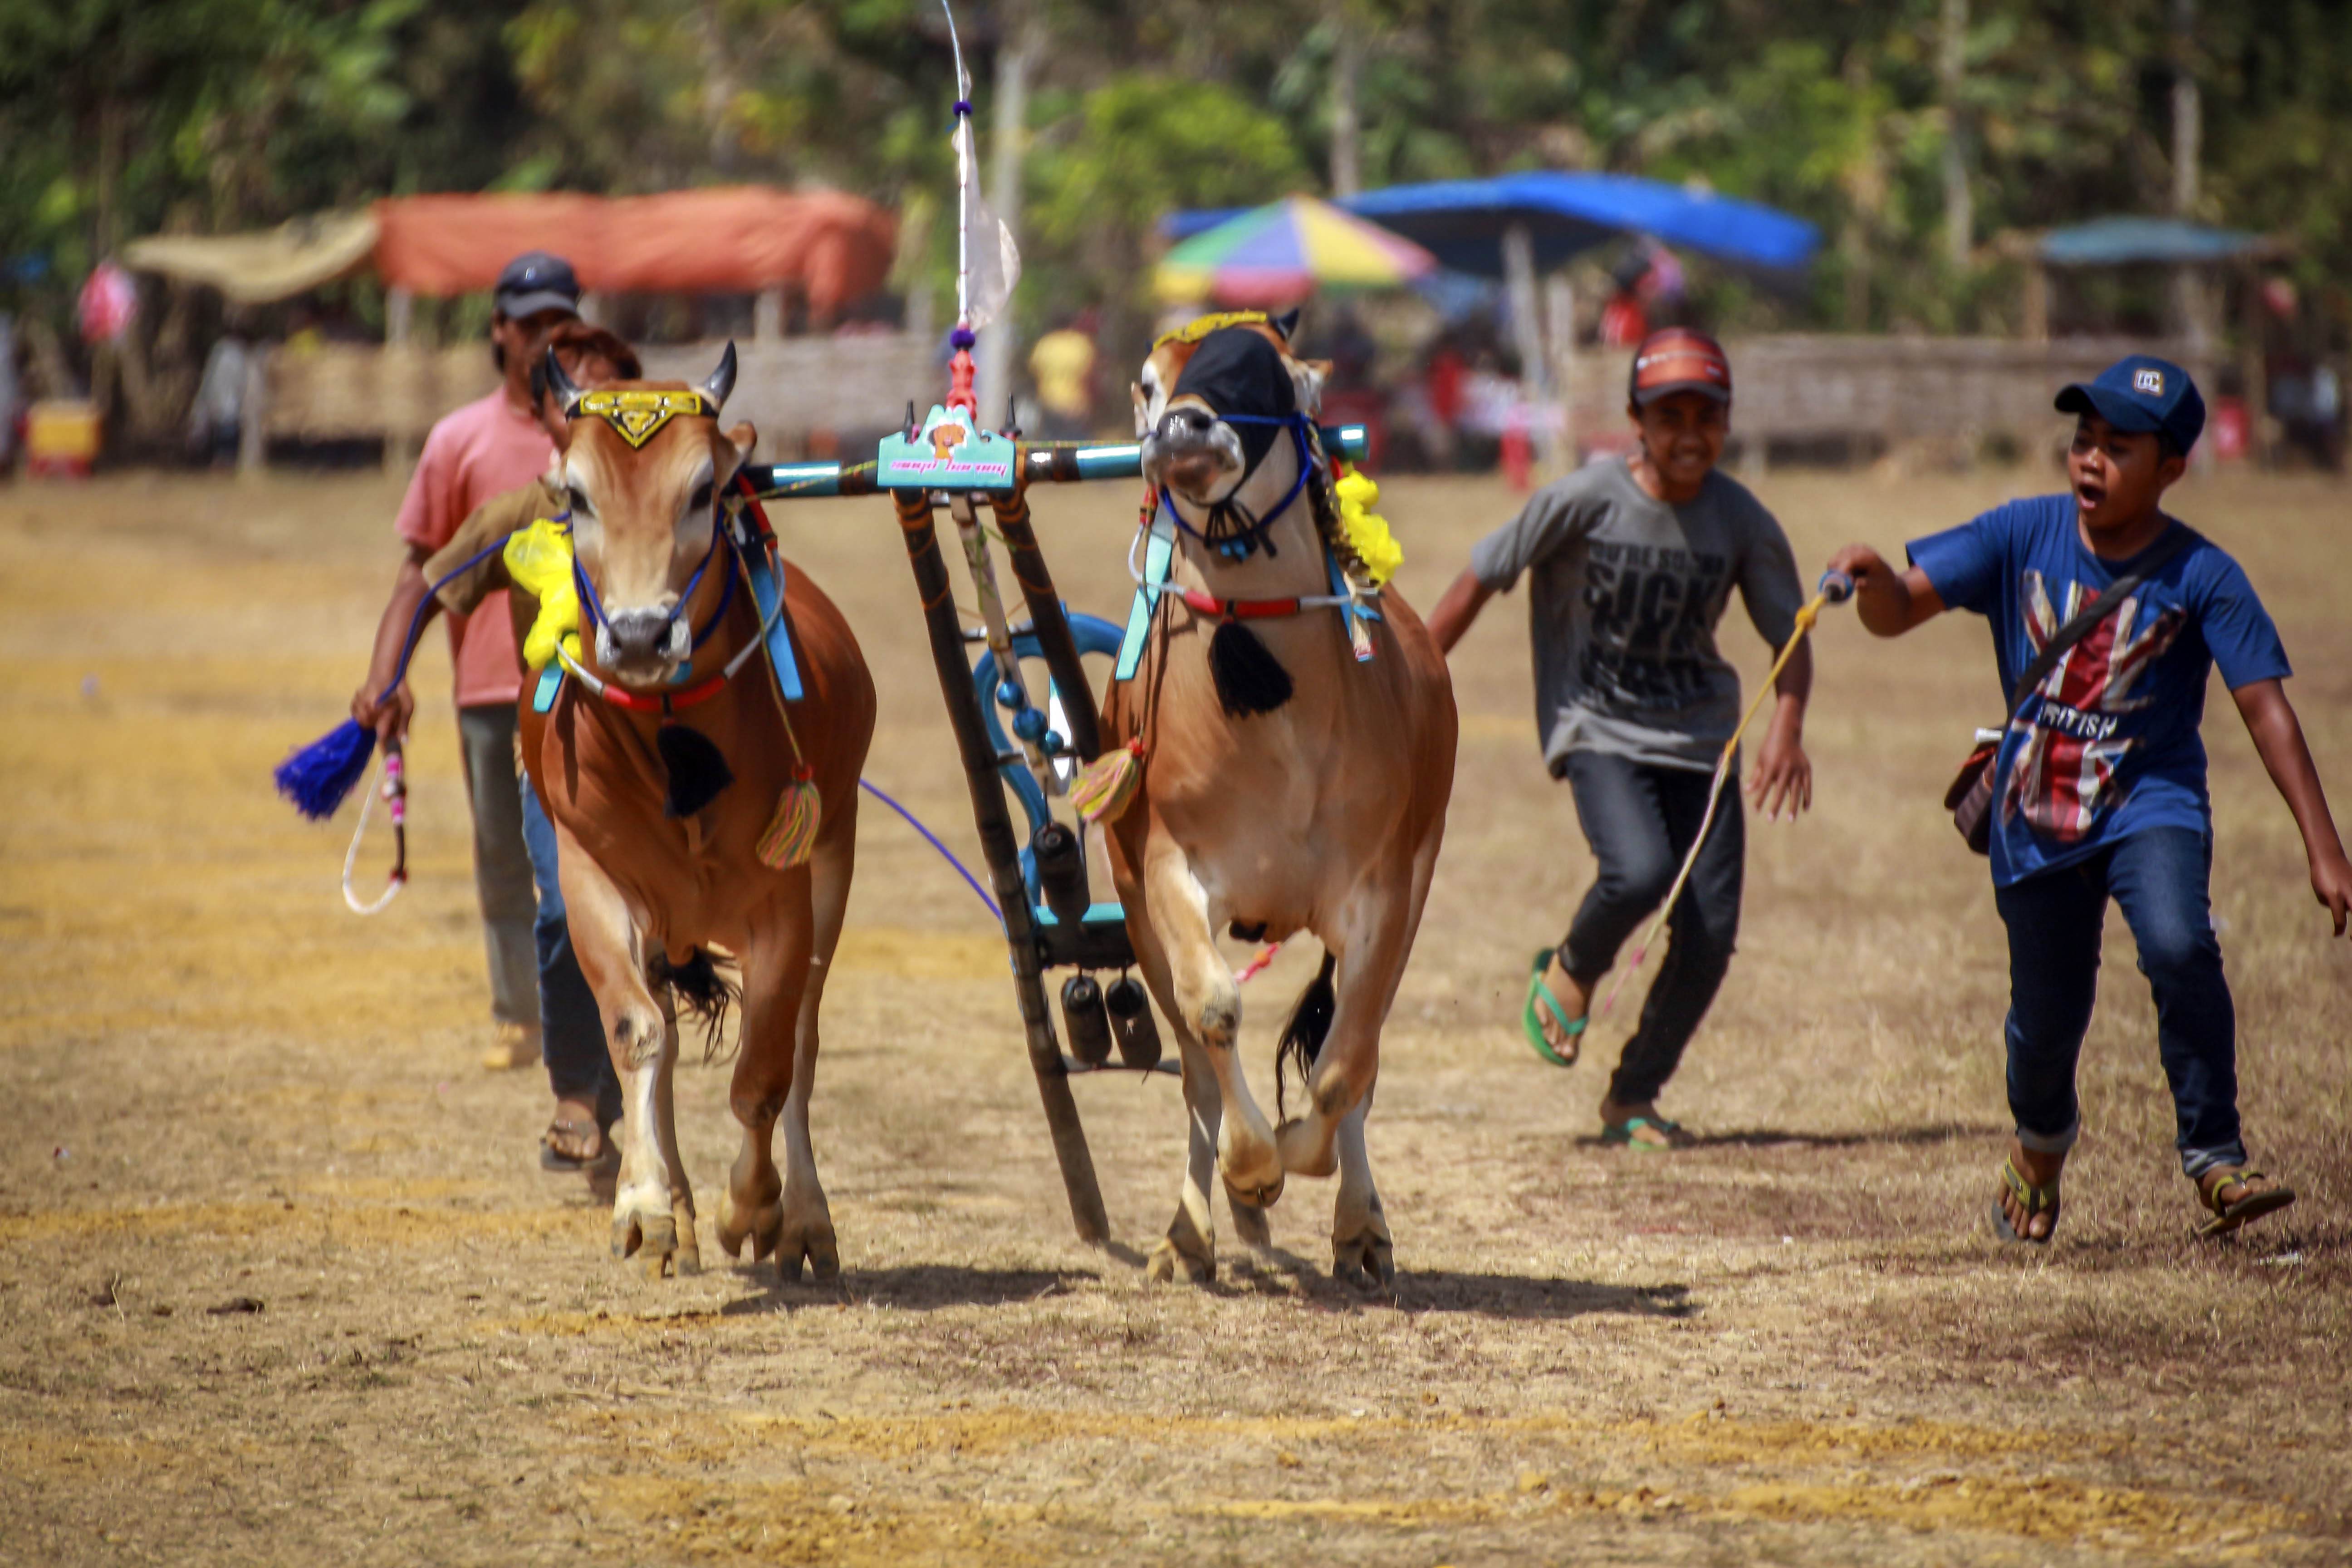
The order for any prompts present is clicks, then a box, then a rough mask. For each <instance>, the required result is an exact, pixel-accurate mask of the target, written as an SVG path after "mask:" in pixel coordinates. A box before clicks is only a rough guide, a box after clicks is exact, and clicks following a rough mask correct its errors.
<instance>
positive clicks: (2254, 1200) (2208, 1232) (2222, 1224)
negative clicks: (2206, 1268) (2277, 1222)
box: [2197, 1171, 2294, 1237]
mask: <svg viewBox="0 0 2352 1568" xmlns="http://www.w3.org/2000/svg"><path fill="white" fill-rule="evenodd" d="M2269 1179H2270V1178H2269V1177H2267V1176H2265V1175H2263V1173H2261V1172H2260V1171H2233V1172H2231V1173H2230V1174H2228V1175H2226V1176H2224V1177H2222V1178H2221V1180H2220V1181H2218V1182H2215V1183H2214V1184H2212V1185H2211V1186H2210V1187H2209V1186H2207V1185H2206V1184H2204V1183H2202V1182H2200V1183H2198V1184H2197V1197H2198V1201H2199V1202H2200V1203H2202V1204H2203V1205H2205V1206H2206V1208H2207V1209H2208V1210H2210V1212H2211V1213H2212V1215H2213V1217H2212V1218H2211V1219H2209V1220H2207V1221H2206V1222H2205V1223H2204V1224H2203V1225H2200V1226H2198V1227H2197V1234H2198V1235H2199V1236H2200V1237H2204V1236H2227V1235H2229V1234H2230V1233H2231V1231H2233V1230H2235V1229H2237V1228H2238V1227H2239V1226H2242V1225H2243V1224H2245V1223H2246V1222H2247V1221H2248V1220H2250V1219H2260V1218H2262V1217H2263V1215H2266V1214H2275V1213H2277V1212H2278V1211H2279V1210H2280V1209H2283V1208H2284V1207H2286V1206H2287V1205H2289V1204H2291V1203H2293V1202H2294V1188H2293V1187H2272V1188H2270V1189H2268V1190H2267V1191H2264V1192H2259V1193H2258V1192H2255V1191H2254V1190H2252V1188H2251V1187H2248V1186H2247V1184H2248V1183H2250V1182H2263V1181H2268V1180H2269ZM2231 1187H2239V1188H2242V1189H2244V1191H2245V1195H2244V1196H2243V1197H2242V1198H2240V1199H2239V1200H2238V1201H2237V1202H2236V1203H2233V1204H2225V1203H2223V1202H2222V1201H2221V1194H2222V1193H2223V1192H2225V1191H2226V1190H2228V1189H2229V1188H2231Z"/></svg>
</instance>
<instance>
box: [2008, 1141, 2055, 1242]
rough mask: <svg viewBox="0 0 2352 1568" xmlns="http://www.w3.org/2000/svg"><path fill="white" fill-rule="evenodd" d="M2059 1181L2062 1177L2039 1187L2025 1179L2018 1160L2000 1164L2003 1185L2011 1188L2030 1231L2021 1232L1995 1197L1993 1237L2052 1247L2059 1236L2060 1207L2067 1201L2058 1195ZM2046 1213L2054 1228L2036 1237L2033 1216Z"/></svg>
mask: <svg viewBox="0 0 2352 1568" xmlns="http://www.w3.org/2000/svg"><path fill="white" fill-rule="evenodd" d="M2058 1182H2059V1178H2058V1177H2056V1176H2053V1177H2051V1178H2050V1180H2049V1181H2047V1182H2045V1183H2043V1184H2041V1185H2039V1186H2036V1185H2035V1184H2033V1183H2032V1182H2029V1181H2027V1180H2026V1179H2025V1173H2024V1172H2022V1171H2021V1170H2019V1169H2018V1168H2017V1162H2016V1161H2015V1160H2014V1159H2012V1158H2008V1157H2004V1158H2003V1159H2002V1160H2001V1163H2000V1184H2001V1185H2002V1186H2004V1187H2007V1188H2008V1189H2009V1195H2010V1196H2011V1198H2013V1199H2015V1200H2016V1203H2017V1206H2018V1208H2019V1209H2020V1210H2021V1211H2022V1212H2023V1213H2024V1215H2025V1225H2026V1228H2024V1229H2022V1230H2021V1229H2019V1228H2018V1227H2017V1226H2016V1225H2014V1224H2013V1223H2011V1220H2010V1217H2009V1211H2008V1210H2007V1209H2005V1208H2003V1207H2001V1205H2000V1199H1999V1198H1995V1199H1993V1201H1992V1232H1993V1234H1994V1235H1995V1236H1997V1237H2000V1238H2001V1240H2003V1241H2021V1242H2024V1243H2027V1244H2028V1245H2030V1246H2033V1247H2047V1246H2049V1245H2050V1238H2051V1237H2053V1236H2055V1235H2057V1234H2058V1205H2060V1204H2061V1203H2062V1202H2063V1199H2062V1198H2061V1197H2060V1195H2059V1193H2058ZM2044 1214H2046V1215H2049V1216H2050V1228H2049V1229H2048V1230H2046V1231H2044V1232H2042V1234H2041V1235H2040V1236H2036V1235H2034V1234H2033V1231H2032V1225H2033V1216H2034V1215H2044Z"/></svg>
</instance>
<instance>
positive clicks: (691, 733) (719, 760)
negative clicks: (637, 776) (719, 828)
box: [654, 724, 735, 816]
mask: <svg viewBox="0 0 2352 1568" xmlns="http://www.w3.org/2000/svg"><path fill="white" fill-rule="evenodd" d="M654 745H655V748H656V750H658V751H659V752H661V760H662V766H664V767H666V768H667V769H668V770H669V800H668V802H667V805H664V807H663V810H664V811H665V812H667V814H668V815H669V816H693V815H694V814H695V813H697V812H698V811H700V810H701V809H702V808H703V807H704V806H706V805H709V804H710V803H711V802H712V801H714V800H717V799H718V798H719V791H720V790H723V789H725V788H726V787H727V786H728V785H729V784H733V783H734V782H735V774H734V772H733V770H731V769H730V768H729V767H728V765H727V759H726V758H725V757H723V756H721V755H720V754H719V748H718V747H717V746H716V745H714V744H713V743H712V742H711V740H710V737H709V736H708V735H706V734H704V733H703V732H702V731H699V730H689V729H688V728H687V727H686V726H685V725H683V724H665V725H663V726H662V727H661V728H660V729H658V730H656V731H654Z"/></svg>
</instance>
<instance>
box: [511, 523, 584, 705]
mask: <svg viewBox="0 0 2352 1568" xmlns="http://www.w3.org/2000/svg"><path fill="white" fill-rule="evenodd" d="M505 555H506V563H507V575H508V576H509V578H511V579H512V580H513V582H514V585H515V586H516V587H518V588H520V589H521V590H522V591H523V592H524V593H526V594H529V595H530V596H531V597H532V598H534V599H537V600H538V601H539V619H537V620H535V621H533V622H532V623H531V626H530V632H529V633H527V634H526V635H525V636H524V637H523V642H522V661H523V663H524V664H526V665H528V666H529V667H530V668H532V669H535V670H536V669H544V668H547V663H548V661H549V660H550V659H551V658H554V657H555V645H556V644H557V643H558V642H562V644H563V646H564V647H565V648H566V649H567V650H569V651H570V652H571V654H572V657H573V658H579V657H580V590H579V588H578V587H577V586H575V585H574V584H573V582H572V531H571V530H569V529H567V528H565V527H564V526H563V525H562V523H559V522H556V521H552V520H551V519H548V518H544V517H542V518H541V519H540V520H539V521H537V522H534V523H532V524H531V525H530V527H529V528H525V529H518V530H517V531H515V532H513V533H510V534H509V535H508V536H507V546H506V551H505Z"/></svg>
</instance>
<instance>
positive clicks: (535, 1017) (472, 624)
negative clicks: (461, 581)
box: [352, 251, 619, 1169]
mask: <svg viewBox="0 0 2352 1568" xmlns="http://www.w3.org/2000/svg"><path fill="white" fill-rule="evenodd" d="M579 300H580V286H579V283H578V281H577V279H575V278H574V276H573V274H572V267H571V264H570V263H568V262H566V261H564V260H562V258H558V257H553V256H549V255H546V254H544V253H542V252H536V251H534V252H532V253H530V254H529V255H525V256H520V257H517V258H515V259H514V260H513V261H510V262H509V263H508V264H507V267H506V270H505V271H504V272H502V273H501V274H500V275H499V282H498V287H497V289H496V290H495V292H494V293H493V294H492V296H491V302H492V307H493V310H492V315H491V320H490V343H491V353H492V356H493V358H494V359H495V360H496V361H497V363H498V365H499V372H500V375H501V382H502V384H501V385H500V386H499V390H498V391H496V392H493V393H492V394H490V395H488V397H484V398H481V399H478V401H476V402H473V403H468V404H467V405H465V406H464V407H462V408H459V409H457V410H456V411H454V412H453V413H451V414H449V415H448V416H446V417H445V418H443V419H442V420H441V422H440V423H438V424H437V425H436V426H433V431H432V434H431V435H429V436H427V437H425V451H424V455H423V456H422V457H421V458H419V459H418V461H417V465H416V474H415V478H414V479H411V480H410V481H409V487H408V495H407V498H406V499H405V500H404V501H403V502H402V503H401V508H400V517H399V521H398V523H397V525H396V527H397V531H398V532H399V534H400V538H401V541H402V542H403V543H404V544H405V545H406V546H407V554H406V556H405V557H404V559H403V560H402V562H401V564H400V572H399V574H398V575H397V576H396V577H395V578H394V582H393V589H392V598H391V602H390V603H389V604H387V605H385V606H384V613H383V620H382V622H381V623H380V624H379V625H378V626H377V628H376V640H375V653H374V657H373V659H372V660H371V662H370V665H369V669H368V678H367V680H366V682H365V683H364V684H363V685H362V686H361V688H360V689H359V692H358V694H357V695H356V696H354V697H353V698H352V717H353V718H354V719H356V720H358V721H359V722H361V723H362V724H363V725H367V726H370V727H372V728H373V729H374V730H375V731H377V733H378V734H379V735H383V736H387V737H389V736H391V735H394V734H398V733H401V732H403V731H405V730H406V729H407V727H408V720H409V716H410V714H411V713H412V712H413V711H414V710H415V695H414V694H413V693H412V692H411V691H410V690H409V689H408V688H407V686H406V685H405V684H403V685H402V686H401V687H400V688H399V689H397V690H395V691H394V692H393V693H392V695H391V697H390V698H389V699H388V700H383V701H379V700H377V699H378V696H379V694H380V693H382V692H383V689H384V686H385V685H386V683H387V682H389V680H390V679H391V678H392V671H393V668H394V666H395V665H396V664H397V663H398V661H399V657H400V649H401V644H402V642H403V640H404V638H405V637H406V636H407V631H408V626H409V623H410V620H411V619H412V617H414V616H415V613H416V609H417V606H418V605H421V604H422V603H423V602H424V601H425V594H426V591H427V589H428V588H429V586H430V584H428V583H427V582H426V580H425V561H426V560H427V559H428V558H429V557H431V556H432V554H433V553H434V552H436V550H438V549H440V548H441V546H443V545H444V544H446V543H447V542H449V538H450V536H451V535H452V534H453V533H455V532H456V531H457V528H458V525H459V524H461V523H463V522H464V521H466V519H467V517H468V516H469V515H471V513H472V512H473V511H474V510H475V509H476V508H477V507H478V506H480V505H481V504H482V503H483V502H484V501H486V500H489V499H491V498H492V497H493V496H497V495H499V494H502V493H504V492H506V491H509V490H512V489H518V488H520V487H521V486H524V485H527V484H529V483H530V482H531V481H532V480H533V479H538V478H539V477H540V476H541V475H542V474H544V473H546V472H547V471H548V468H549V467H550V466H551V463H552V462H553V460H554V456H555V447H554V444H553V443H552V442H551V441H550V440H549V438H548V436H547V432H546V431H545V430H544V429H542V428H541V426H540V424H539V422H538V420H537V419H536V418H535V417H534V416H533V413H532V405H531V389H530V369H531V365H532V364H533V363H535V360H536V358H537V352H538V349H537V346H538V344H540V343H541V342H543V341H544V340H545V338H546V335H547V333H548V332H550V331H552V330H553V329H554V328H555V327H557V326H559V325H561V324H562V323H563V322H565V321H572V320H574V319H575V318H576V316H577V314H578V306H579ZM448 621H449V644H450V655H451V662H452V664H453V665H454V666H455V667H456V675H457V681H456V685H457V729H458V735H459V740H460V744H461V747H462V751H463V755H464V762H465V769H466V782H467V792H468V794H469V795H470V796H471V799H472V804H473V811H474V879H475V886H476V890H477V892H478V895H479V897H480V900H481V907H482V923H483V928H484V938H485V942H486V945H487V947H488V957H489V970H490V997H491V1004H490V1011H491V1016H492V1018H493V1019H494V1020H495V1022H494V1025H493V1034H492V1041H491V1047H490V1049H489V1051H488V1054H487V1055H486V1056H485V1057H484V1058H483V1063H484V1065H485V1066H486V1067H488V1068H492V1069H493V1070H504V1069H507V1068H522V1067H529V1066H530V1065H532V1064H533V1063H535V1062H537V1061H538V1060H539V1059H540V1057H541V1049H542V1042H544V1046H545V1048H546V1050H547V1054H548V1059H549V1066H550V1068H551V1077H552V1076H554V1075H553V1072H552V1069H554V1068H556V1067H558V1066H559V1065H562V1064H560V1063H559V1061H558V1058H559V1057H561V1058H565V1059H566V1060H567V1061H568V1060H569V1059H570V1058H575V1057H577V1058H581V1063H582V1066H583V1070H585V1071H587V1072H589V1073H592V1074H593V1075H594V1076H596V1077H599V1078H609V1077H610V1072H609V1068H604V1067H603V1064H604V1054H605V1053H604V1032H603V1027H602V1025H601V1024H600V1023H599V1022H598V1021H597V1017H596V1013H595V1005H594V1001H593V997H591V996H589V994H588V991H587V985H586V982H585V981H584V980H583V978H582V977H581V975H580V973H579V963H578V961H577V960H576V959H574V958H573V957H572V952H571V944H570V942H568V941H563V940H561V935H562V933H561V932H560V931H558V932H557V933H555V935H556V936H557V938H558V940H557V941H555V942H550V941H549V940H548V933H545V932H536V931H534V925H535V923H543V922H539V921H538V917H539V915H540V913H541V910H540V905H539V899H538V896H537V892H536V889H535V887H534V883H533V878H532V855H531V849H532V846H530V845H529V844H528V843H527V841H526V816H527V814H528V812H529V809H530V805H532V804H534V803H531V802H530V801H527V800H526V799H525V798H524V797H525V796H527V795H529V793H530V792H529V790H528V789H527V788H519V787H518V785H517V784H516V768H515V724H516V721H515V707H516V700H517V699H518V697H519V696H520V685H521V677H520V665H519V661H518V660H517V658H516V657H515V642H514V626H513V623H512V621H511V619H510V617H509V613H508V609H507V594H506V591H505V590H504V589H500V590H499V591H498V592H496V593H494V594H492V595H489V596H488V597H487V598H485V599H484V600H483V601H482V603H481V605H479V607H478V608H477V609H476V611H475V612H474V613H473V614H472V615H470V616H454V615H453V616H449V617H448ZM547 837H549V838H550V840H551V837H552V836H551V835H549V836H547ZM549 848H550V850H551V848H552V844H551V842H550V845H549ZM550 858H552V856H551V855H550ZM548 871H549V875H548V878H547V880H548V881H549V882H550V884H552V882H553V867H552V865H550V867H549V868H548ZM557 920H558V921H559V923H560V920H561V916H560V915H558V917H557ZM583 998H585V999H586V1001H585V1012H584V1018H583V1014H582V1008H581V1007H580V1006H579V1005H576V1004H578V1003H579V1002H580V1001H581V1000H582V999H583ZM542 1019H544V1020H545V1021H546V1028H547V1030H560V1031H561V1032H562V1033H563V1034H564V1035H565V1036H566V1037H565V1038H564V1039H562V1040H556V1039H552V1038H547V1037H546V1034H545V1031H543V1029H542ZM573 1035H578V1036H580V1037H581V1038H579V1039H577V1040H574V1039H572V1038H571V1036H573ZM599 1068H602V1069H603V1070H601V1071H599V1070H598V1069H599ZM598 1087H599V1088H601V1087H602V1086H601V1085H599V1086H598ZM612 1087H613V1088H614V1091H615V1092H614V1094H613V1095H612V1096H610V1097H609V1098H611V1099H612V1100H613V1101H614V1103H613V1105H612V1107H611V1109H612V1110H614V1111H615V1112H617V1110H618V1109H619V1106H618V1102H617V1085H614V1086H612ZM556 1088H557V1095H558V1100H559V1103H558V1106H557V1119H558V1121H564V1120H565V1118H566V1116H567V1114H569V1115H570V1116H571V1117H572V1120H574V1121H586V1119H587V1114H588V1113H589V1112H591V1111H592V1110H593V1111H594V1113H595V1115H596V1121H599V1122H602V1121H606V1120H607V1118H606V1117H605V1116H604V1115H603V1114H602V1112H603V1110H604V1107H602V1106H598V1105H595V1104H594V1102H595V1101H597V1100H604V1099H606V1098H608V1097H607V1096H605V1095H604V1094H602V1093H599V1092H596V1091H595V1089H591V1090H590V1091H589V1092H588V1093H586V1094H584V1095H582V1094H578V1093H576V1092H575V1093H567V1092H566V1090H567V1086H566V1085H563V1084H558V1085H557V1086H556ZM575 1100H577V1101H581V1102H582V1103H573V1102H574V1101H575ZM590 1142H594V1141H593V1140H592V1141H590ZM589 1152H601V1151H589ZM558 1153H559V1154H560V1155H562V1160H561V1161H560V1162H559V1163H555V1164H554V1165H553V1167H552V1168H562V1169H570V1168H575V1167H576V1165H577V1164H578V1163H580V1162H579V1161H578V1160H576V1159H573V1158H571V1157H570V1155H569V1153H568V1152H565V1151H558Z"/></svg>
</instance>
